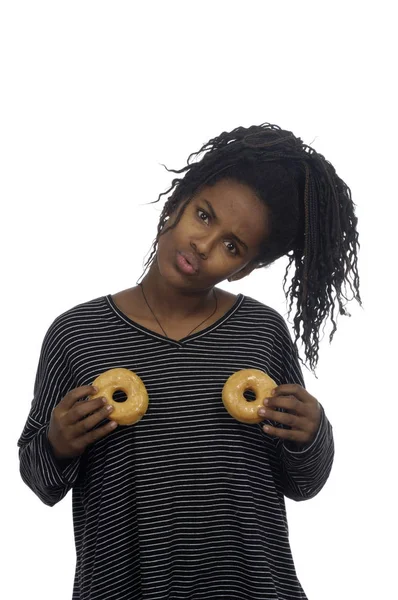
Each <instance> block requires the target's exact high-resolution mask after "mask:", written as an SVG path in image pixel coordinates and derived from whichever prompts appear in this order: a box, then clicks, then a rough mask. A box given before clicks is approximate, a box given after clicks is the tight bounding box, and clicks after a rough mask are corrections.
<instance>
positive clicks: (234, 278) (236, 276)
mask: <svg viewBox="0 0 398 600" xmlns="http://www.w3.org/2000/svg"><path fill="white" fill-rule="evenodd" d="M256 267H257V263H249V264H248V265H246V266H245V267H243V269H241V270H240V271H238V272H237V273H234V274H233V275H231V277H228V281H239V279H243V278H244V277H247V275H250V273H251V272H252V271H254V269H255V268H256Z"/></svg>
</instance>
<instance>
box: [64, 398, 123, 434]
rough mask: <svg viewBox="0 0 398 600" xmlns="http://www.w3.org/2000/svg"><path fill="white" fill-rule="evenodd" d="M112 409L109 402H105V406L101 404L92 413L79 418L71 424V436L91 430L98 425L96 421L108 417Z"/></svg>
mask: <svg viewBox="0 0 398 600" xmlns="http://www.w3.org/2000/svg"><path fill="white" fill-rule="evenodd" d="M112 411H113V406H112V405H111V404H107V406H104V405H102V407H101V408H100V409H98V410H96V411H95V412H94V413H93V414H92V415H90V416H87V417H86V418H85V419H81V420H80V421H78V422H77V423H75V424H74V425H73V427H72V428H71V434H72V437H80V436H84V435H85V434H86V433H87V432H88V431H91V430H92V429H93V428H94V427H95V426H96V425H98V423H100V422H101V421H103V420H104V419H108V418H109V415H110V414H111V413H112Z"/></svg>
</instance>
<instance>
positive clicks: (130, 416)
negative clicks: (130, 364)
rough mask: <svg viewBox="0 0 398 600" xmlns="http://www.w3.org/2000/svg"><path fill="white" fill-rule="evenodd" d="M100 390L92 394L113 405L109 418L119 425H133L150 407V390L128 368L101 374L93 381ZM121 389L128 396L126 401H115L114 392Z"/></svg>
mask: <svg viewBox="0 0 398 600" xmlns="http://www.w3.org/2000/svg"><path fill="white" fill-rule="evenodd" d="M92 385H93V386H95V387H96V388H98V392H97V393H96V394H93V395H92V396H90V398H91V399H94V398H101V397H104V398H106V400H107V402H108V403H109V404H111V405H112V406H113V411H112V412H111V414H110V415H109V419H111V420H112V421H116V423H117V424H118V425H133V424H134V423H137V421H139V420H140V419H142V417H143V416H144V415H145V413H146V411H147V409H148V402H149V398H148V392H147V390H146V388H145V385H144V383H143V381H142V380H141V379H140V378H139V377H138V375H136V373H133V372H132V371H129V370H128V369H120V368H118V369H110V370H109V371H105V372H104V373H102V374H101V375H99V376H98V377H97V378H96V379H95V380H94V381H93V383H92ZM118 390H121V391H122V392H124V393H125V394H126V396H127V400H125V402H115V400H113V394H114V393H115V392H117V391H118Z"/></svg>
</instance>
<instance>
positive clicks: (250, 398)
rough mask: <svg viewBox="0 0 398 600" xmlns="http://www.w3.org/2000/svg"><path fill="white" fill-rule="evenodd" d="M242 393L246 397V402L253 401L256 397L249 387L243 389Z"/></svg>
mask: <svg viewBox="0 0 398 600" xmlns="http://www.w3.org/2000/svg"><path fill="white" fill-rule="evenodd" d="M243 395H244V397H245V398H246V400H247V401H248V402H253V401H254V400H256V399H257V396H256V394H255V393H254V392H253V390H250V389H249V390H245V391H244V392H243Z"/></svg>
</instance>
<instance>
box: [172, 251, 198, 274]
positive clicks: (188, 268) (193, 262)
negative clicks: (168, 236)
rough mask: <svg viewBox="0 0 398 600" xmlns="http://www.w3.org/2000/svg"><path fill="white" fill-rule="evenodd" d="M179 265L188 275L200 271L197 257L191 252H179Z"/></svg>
mask: <svg viewBox="0 0 398 600" xmlns="http://www.w3.org/2000/svg"><path fill="white" fill-rule="evenodd" d="M177 265H178V267H179V268H180V269H181V271H182V272H183V273H185V274H186V275H194V274H195V273H197V272H198V271H199V265H198V261H197V258H196V257H195V256H194V255H193V254H191V253H190V252H177Z"/></svg>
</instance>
